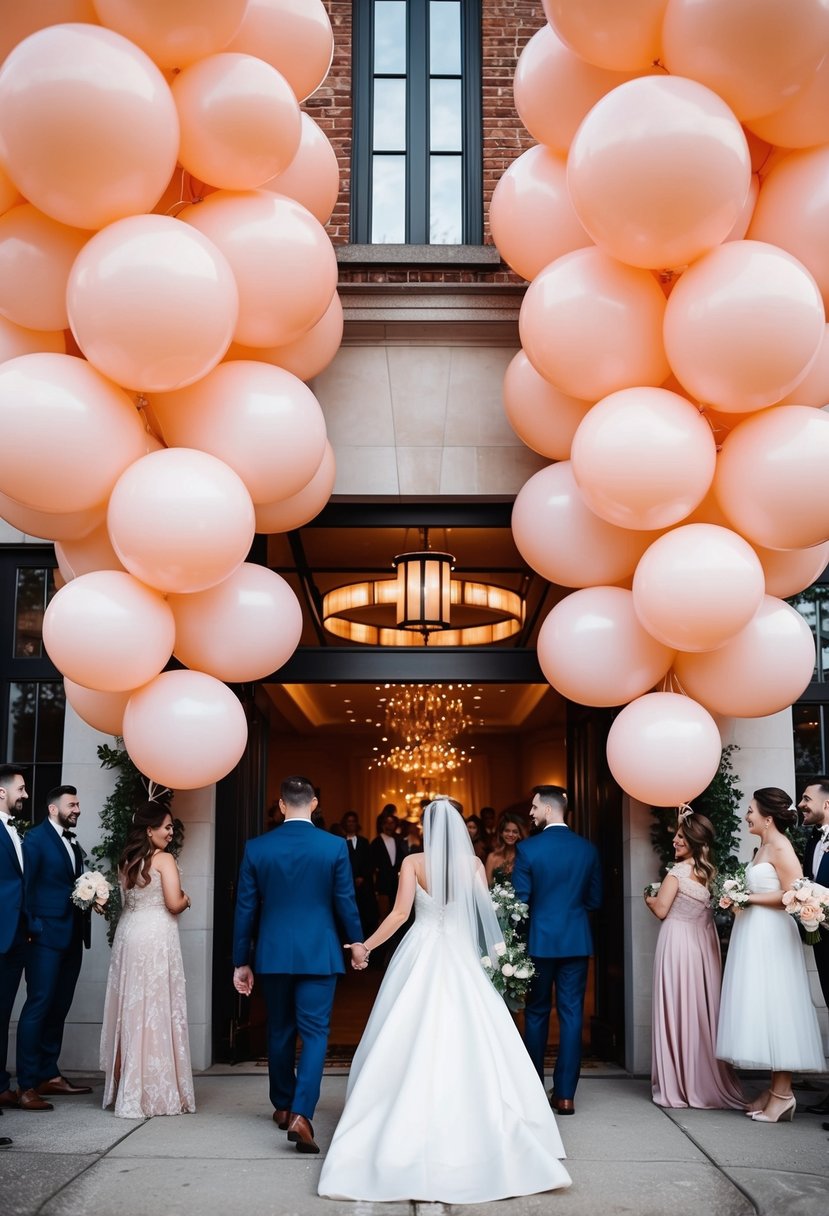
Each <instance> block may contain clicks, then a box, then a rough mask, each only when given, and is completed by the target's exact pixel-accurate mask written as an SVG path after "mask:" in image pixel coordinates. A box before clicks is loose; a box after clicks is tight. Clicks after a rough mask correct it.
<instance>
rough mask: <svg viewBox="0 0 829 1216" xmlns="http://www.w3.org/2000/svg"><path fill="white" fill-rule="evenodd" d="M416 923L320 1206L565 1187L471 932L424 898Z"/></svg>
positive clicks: (375, 1014) (397, 960)
mask: <svg viewBox="0 0 829 1216" xmlns="http://www.w3.org/2000/svg"><path fill="white" fill-rule="evenodd" d="M452 814H456V812H455V811H452ZM462 822H463V821H462V820H461V823H462ZM463 830H464V833H466V828H465V827H464V829H463ZM415 913H416V919H415V924H414V926H413V927H412V928H411V929H410V930H409V932H408V933H407V934H406V936H405V937H404V939H403V941H402V942H401V944H400V946H399V947H398V948H397V951H396V952H395V954H394V956H393V957H392V960H391V963H390V964H389V967H388V970H387V972H386V975H385V978H384V980H383V983H382V985H381V987H380V991H379V993H378V995H377V1000H376V1002H375V1004H374V1008H373V1010H372V1013H371V1016H370V1018H369V1021H368V1024H367V1026H366V1029H365V1033H364V1035H363V1038H362V1040H361V1042H360V1045H359V1047H358V1048H357V1051H356V1053H355V1056H354V1062H353V1064H352V1067H351V1074H350V1076H349V1080H348V1090H347V1097H346V1105H345V1109H344V1111H343V1114H342V1118H341V1120H340V1123H339V1126H338V1127H337V1130H336V1132H335V1134H334V1139H333V1141H332V1143H331V1147H330V1149H329V1150H328V1155H327V1157H326V1159H325V1163H324V1165H323V1168H322V1174H321V1176H320V1181H319V1193H320V1194H321V1195H327V1196H329V1197H331V1198H337V1199H363V1200H374V1201H377V1202H381V1201H391V1200H404V1199H409V1200H415V1201H417V1200H422V1201H430V1200H431V1201H441V1202H443V1203H478V1202H485V1201H487V1200H492V1199H505V1198H507V1197H509V1196H514V1195H529V1194H534V1193H536V1192H540V1191H547V1190H552V1189H554V1188H558V1187H567V1186H569V1185H570V1176H569V1174H568V1173H567V1171H566V1169H565V1168H564V1166H563V1165H562V1164H561V1161H560V1158H562V1157H564V1155H565V1153H564V1148H563V1146H562V1143H561V1137H560V1136H559V1133H558V1128H557V1126H556V1121H555V1116H554V1115H553V1112H552V1111H551V1109H550V1106H549V1103H548V1101H547V1096H546V1094H545V1093H544V1088H543V1086H542V1085H541V1083H540V1081H539V1079H538V1075H537V1073H536V1072H535V1069H534V1068H533V1066H532V1064H531V1063H530V1059H529V1056H528V1055H527V1052H526V1049H525V1047H524V1044H523V1042H522V1041H521V1038H520V1036H519V1034H518V1031H517V1030H516V1028H515V1024H514V1022H513V1020H512V1018H511V1016H510V1014H509V1012H508V1011H507V1007H506V1005H505V1004H504V1002H503V999H502V998H501V997H500V996H499V994H498V993H497V992H496V991H495V989H494V988H493V986H492V984H491V982H490V981H489V979H488V978H487V976H486V973H485V971H484V969H483V967H482V966H481V960H480V955H479V952H478V949H477V946H476V944H475V943H474V942H473V940H472V937H471V934H470V932H469V930H468V928H467V927H466V926H465V923H464V922H463V920H462V919H459V918H457V917H454V916H452V915H451V905H450V906H448V907H444V906H441V905H440V904H439V903H438V902H437V901H436V900H433V899H432V897H431V896H430V895H429V894H428V892H427V891H425V890H424V889H423V888H422V887H421V886H418V887H417V889H416V893H415Z"/></svg>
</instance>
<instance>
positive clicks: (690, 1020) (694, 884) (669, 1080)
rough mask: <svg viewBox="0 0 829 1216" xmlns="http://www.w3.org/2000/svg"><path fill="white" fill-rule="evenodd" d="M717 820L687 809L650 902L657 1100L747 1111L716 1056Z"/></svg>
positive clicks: (661, 1103) (718, 966)
mask: <svg viewBox="0 0 829 1216" xmlns="http://www.w3.org/2000/svg"><path fill="white" fill-rule="evenodd" d="M713 843H714V826H713V824H712V823H711V820H710V819H707V818H706V817H705V815H700V814H697V813H696V812H695V811H693V810H692V809H691V807H688V806H686V807H683V808H682V809H681V811H680V815H679V825H678V827H677V830H676V835H675V836H674V839H673V846H674V856H675V858H676V865H674V866H672V867H671V869H670V870H669V871H668V873H667V875H666V877H665V880H664V881H663V883H662V885H661V887H660V888H659V892H658V894H657V895H646V896H645V903H646V904H647V905H648V907H649V908H650V910H651V912H653V914H654V916H656V917H658V918H659V920H661V921H662V928H661V929H660V930H659V938H658V941H657V943H656V954H655V956H654V960H653V1031H652V1047H653V1062H652V1066H651V1090H652V1093H653V1100H654V1102H655V1103H656V1104H657V1106H668V1107H686V1106H694V1107H700V1108H702V1109H719V1108H723V1107H733V1108H738V1109H740V1110H743V1109H745V1106H746V1102H745V1101H744V1099H743V1095H742V1093H741V1091H740V1086H739V1084H738V1082H737V1078H736V1077H735V1076H734V1073H733V1072H732V1070H731V1069H730V1068H729V1067H728V1065H727V1064H723V1063H722V1062H721V1061H720V1060H718V1059H717V1058H716V1056H715V1048H714V1045H715V1040H716V1035H717V1017H718V1014H719V1004H720V979H721V964H720V945H719V940H718V938H717V932H716V929H715V927H714V917H713V914H712V911H711V895H710V890H709V888H710V886H711V883H712V882H713V879H714V877H715V875H716V870H715V869H714V866H713V864H712V862H711V846H712V845H713Z"/></svg>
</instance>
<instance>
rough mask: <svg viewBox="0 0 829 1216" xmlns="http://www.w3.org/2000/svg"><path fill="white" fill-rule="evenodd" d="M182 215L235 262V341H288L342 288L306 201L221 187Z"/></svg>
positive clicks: (278, 343) (269, 343) (332, 257)
mask: <svg viewBox="0 0 829 1216" xmlns="http://www.w3.org/2000/svg"><path fill="white" fill-rule="evenodd" d="M180 218H181V219H183V220H185V221H186V222H187V223H188V224H192V225H193V227H194V228H198V229H199V231H200V232H203V233H204V235H205V236H207V237H209V238H210V239H211V240H212V241H213V242H214V243H215V244H216V245H218V247H219V249H221V251H222V253H223V254H224V255H225V257H226V258H227V260H228V261H229V262H230V265H231V269H232V270H233V273H234V275H235V276H236V283H237V286H238V288H239V321H238V324H237V326H236V331H235V334H234V338H235V341H237V342H240V343H242V345H243V346H284V345H285V344H286V343H287V342H295V341H296V340H297V338H300V337H301V336H302V335H303V334H304V333H306V332H307V331H308V330H309V329H310V328H311V327H312V326H313V325H316V323H317V321H319V320H320V318H321V317H322V316H323V314H324V313H325V311H326V309H327V308H328V306H329V304H330V303H331V298H332V296H333V295H334V292H335V291H336V288H337V259H336V257H335V254H334V249H333V247H332V245H331V242H330V240H329V239H328V235H327V234H326V231H325V229H324V228H323V227H322V225H321V224H320V222H319V220H316V219H314V217H313V215H311V213H310V211H306V210H305V208H304V207H302V206H300V204H299V203H296V202H294V200H293V199H289V198H283V197H282V195H278V194H271V193H269V192H268V191H267V190H257V191H250V192H248V193H236V194H234V193H230V192H227V191H218V192H217V193H216V194H211V195H210V197H209V198H206V199H205V200H204V202H203V203H199V204H198V205H197V206H193V207H185V209H184V210H183V211H182V212H181V216H180Z"/></svg>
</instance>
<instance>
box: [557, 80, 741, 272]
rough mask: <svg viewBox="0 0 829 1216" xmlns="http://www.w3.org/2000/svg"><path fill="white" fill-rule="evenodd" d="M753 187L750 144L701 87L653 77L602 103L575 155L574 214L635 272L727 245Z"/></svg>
mask: <svg viewBox="0 0 829 1216" xmlns="http://www.w3.org/2000/svg"><path fill="white" fill-rule="evenodd" d="M750 181H751V157H750V155H749V150H748V144H747V143H746V137H745V135H744V134H743V129H742V127H741V126H740V124H739V123H738V122H737V119H736V118H735V117H734V115H733V114H732V113H731V111H730V110H729V109H728V106H726V105H725V103H724V102H723V101H722V100H721V99H720V98H719V97H718V96H717V95H716V93H712V92H711V90H710V89H706V88H705V87H704V86H703V85H701V84H698V83H697V82H696V81H695V80H682V79H678V78H676V77H671V76H647V77H642V78H640V79H639V80H630V81H628V82H627V84H621V85H619V87H618V88H616V89H614V90H613V91H612V92H611V93H608V94H607V96H606V97H603V98H602V99H601V101H599V102H597V103H596V105H595V106H594V107H593V109H592V110H591V111H590V113H589V114H588V115H587V117H586V118H585V120H584V122H583V123H582V124H581V126H580V127H579V129H578V131H577V133H576V136H575V138H574V139H573V143H572V145H571V147H570V155H569V156H568V158H567V185H568V187H569V190H570V196H571V198H572V200H573V207H574V209H575V212H576V215H577V216H578V218H579V219H580V220H581V222H582V224H583V225H584V227H585V228H586V230H587V231H588V232H589V234H590V236H591V237H592V238H593V240H594V241H595V242H596V244H597V245H599V246H600V248H602V249H603V250H604V251H605V253H609V254H610V255H611V257H615V258H618V259H619V261H622V262H627V263H628V264H630V265H633V266H645V267H651V268H654V269H657V268H659V267H662V266H684V265H686V264H687V263H688V262H691V261H693V260H694V259H695V258H698V257H699V256H700V254H702V253H705V252H706V250H708V249H712V248H713V247H714V246H715V245H719V243H720V242H721V241H723V240H724V239H725V238H726V237H727V236H728V234H729V232H730V231H731V229H732V228H733V227H734V225H735V223H736V222H737V219H738V217H739V215H740V213H741V211H742V209H743V206H744V204H745V201H746V196H747V195H748V189H749V183H750Z"/></svg>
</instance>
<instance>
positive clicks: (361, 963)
mask: <svg viewBox="0 0 829 1216" xmlns="http://www.w3.org/2000/svg"><path fill="white" fill-rule="evenodd" d="M345 949H346V950H350V951H351V966H352V967H353V968H354V970H355V971H365V969H366V967H367V966H368V956H369V951H368V950H366V948H365V946H364V945H363V943H362V942H346V944H345Z"/></svg>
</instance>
